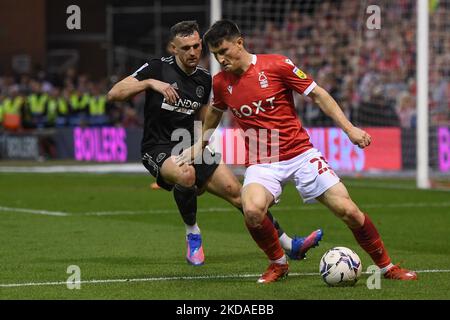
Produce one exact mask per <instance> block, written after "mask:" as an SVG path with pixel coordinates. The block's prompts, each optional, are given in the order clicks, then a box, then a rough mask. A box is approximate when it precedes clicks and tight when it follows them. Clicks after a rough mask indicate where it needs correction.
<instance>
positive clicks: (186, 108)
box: [161, 99, 200, 115]
mask: <svg viewBox="0 0 450 320" xmlns="http://www.w3.org/2000/svg"><path fill="white" fill-rule="evenodd" d="M199 107H200V103H199V102H197V101H192V100H189V99H178V101H177V102H176V103H175V105H174V106H173V105H170V104H168V103H167V102H166V99H164V100H163V103H162V104H161V109H164V110H169V111H175V112H179V113H184V114H188V115H191V114H193V113H194V112H195V111H196V110H197V109H198V108H199Z"/></svg>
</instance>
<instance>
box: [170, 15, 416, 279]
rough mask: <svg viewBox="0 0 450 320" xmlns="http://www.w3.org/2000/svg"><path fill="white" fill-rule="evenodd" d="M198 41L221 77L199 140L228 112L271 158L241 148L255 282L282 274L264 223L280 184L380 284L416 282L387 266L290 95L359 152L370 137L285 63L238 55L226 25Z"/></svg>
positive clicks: (280, 256)
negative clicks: (255, 252) (256, 250)
mask: <svg viewBox="0 0 450 320" xmlns="http://www.w3.org/2000/svg"><path fill="white" fill-rule="evenodd" d="M204 41H205V42H206V43H207V44H208V46H209V49H210V51H211V53H213V54H214V56H215V58H216V60H217V61H218V62H219V64H220V65H221V67H222V71H221V72H219V73H218V74H217V75H216V76H214V78H213V94H214V98H213V104H212V106H210V107H209V108H208V110H207V112H206V116H205V120H204V125H203V132H204V133H206V132H207V131H209V132H210V131H211V129H214V128H216V127H217V125H218V124H219V122H220V119H221V117H222V113H223V112H224V111H225V110H227V109H229V110H231V112H232V113H233V115H234V117H235V120H236V121H237V123H238V124H239V126H240V127H241V129H242V130H243V131H244V132H246V131H248V130H254V132H255V135H256V140H257V143H258V144H259V145H265V148H263V149H265V150H271V152H270V153H269V152H259V151H260V149H258V148H257V151H256V154H254V152H253V153H252V152H251V150H250V152H249V149H250V148H249V144H250V143H251V142H250V141H247V140H246V149H247V155H246V166H247V170H246V173H245V179H244V184H243V189H242V191H241V199H242V204H243V209H244V213H245V222H246V226H247V228H248V230H249V232H250V234H251V235H252V237H253V239H254V240H255V242H256V243H257V244H258V246H259V247H260V248H261V249H262V250H263V251H264V252H265V254H266V255H267V257H268V258H269V260H270V265H269V267H268V269H267V270H266V272H264V273H263V274H262V276H261V277H260V278H259V279H258V282H259V283H270V282H274V281H277V280H279V279H281V278H283V277H285V276H287V274H288V271H289V266H288V262H287V259H286V256H285V254H284V252H283V250H282V248H281V246H280V243H279V240H278V238H277V233H276V231H275V229H274V227H273V224H272V223H270V220H269V219H268V218H267V216H266V212H267V210H268V208H269V207H270V206H271V205H272V204H273V203H276V202H277V201H278V198H279V197H280V195H281V192H282V187H283V185H284V184H285V183H286V182H287V181H293V182H294V184H295V186H296V188H297V190H298V192H299V194H300V195H301V197H302V198H303V200H304V201H305V202H306V201H309V200H312V199H316V200H318V201H319V202H321V203H322V204H324V205H325V206H327V207H328V208H329V209H330V210H331V211H332V212H333V213H334V214H335V215H336V216H338V217H339V218H340V219H342V220H343V222H344V223H345V224H346V225H347V226H348V227H349V228H350V230H351V231H352V233H353V234H354V236H355V238H356V240H357V242H358V243H359V245H360V246H361V247H362V248H363V249H364V250H365V251H366V252H367V253H368V254H369V255H370V256H371V258H372V260H373V261H374V262H375V264H376V265H377V266H378V267H380V268H381V271H382V273H383V274H384V277H385V278H388V279H399V280H415V279H417V275H416V273H415V272H412V271H409V270H406V269H403V268H400V267H399V266H398V265H393V264H392V263H391V259H390V257H389V255H388V253H387V251H386V249H385V247H384V244H383V241H382V240H381V237H380V235H379V233H378V231H377V229H376V227H375V226H374V224H373V223H372V221H371V220H370V218H369V216H368V215H367V214H364V213H363V212H361V211H360V209H359V208H358V206H357V205H356V204H355V203H354V202H353V201H352V199H351V198H350V196H349V194H348V192H347V189H346V188H345V186H344V184H343V183H342V182H340V179H339V177H338V176H337V175H336V174H335V173H334V171H333V170H332V169H331V168H330V167H329V166H328V164H327V162H326V160H325V159H324V157H323V156H322V154H321V153H320V151H318V150H317V149H315V148H314V146H313V145H312V144H311V142H310V139H309V136H308V133H307V132H306V130H305V128H303V126H302V123H301V121H300V119H299V118H298V116H297V113H296V111H295V105H294V100H293V95H292V93H293V90H295V91H297V92H298V93H300V94H303V95H305V96H308V97H310V98H312V99H313V100H314V102H315V103H316V104H317V105H318V106H319V107H320V108H321V109H322V110H323V111H324V113H325V114H327V115H328V116H329V117H331V118H332V119H333V120H334V121H335V123H336V124H337V125H338V126H339V127H340V128H341V129H342V130H343V131H344V132H345V133H346V134H347V136H348V138H349V139H350V140H351V141H352V143H354V144H355V145H358V146H359V147H360V148H366V147H368V146H369V145H370V143H371V137H370V135H369V134H368V133H367V132H365V131H364V130H361V129H359V128H357V127H355V126H353V125H352V124H351V123H350V122H349V121H348V120H347V118H346V117H345V115H344V113H343V112H342V111H341V109H340V107H339V105H338V104H337V103H336V101H335V100H334V99H333V98H332V97H331V96H330V95H329V94H328V93H327V92H326V91H325V90H324V89H322V88H321V87H320V86H318V85H317V84H316V83H315V82H314V81H313V80H312V79H311V77H310V76H308V75H306V74H305V73H304V72H303V71H302V70H300V69H299V68H298V67H297V66H295V65H294V64H293V63H292V61H291V60H290V59H288V58H287V57H284V56H282V55H275V54H258V55H254V54H251V53H249V52H248V51H246V49H245V47H244V39H243V38H242V35H241V33H240V31H239V28H238V27H237V25H236V24H235V23H234V22H232V21H229V20H220V21H218V22H216V23H215V24H214V25H213V26H212V27H211V28H210V29H209V30H208V31H207V33H206V34H205V36H204ZM263 130H268V131H270V132H265V133H264V131H263ZM274 132H275V133H276V134H274ZM268 137H271V138H270V139H269V138H268ZM271 139H272V140H271ZM205 140H206V141H205ZM207 140H208V136H207V135H205V137H204V138H203V141H200V143H196V144H195V145H194V146H193V147H192V148H191V150H187V151H185V153H184V154H182V155H180V156H179V158H178V162H179V163H183V162H189V161H192V159H193V158H196V157H197V155H199V154H200V152H201V150H202V148H204V146H205V145H206V142H207ZM263 140H264V141H263Z"/></svg>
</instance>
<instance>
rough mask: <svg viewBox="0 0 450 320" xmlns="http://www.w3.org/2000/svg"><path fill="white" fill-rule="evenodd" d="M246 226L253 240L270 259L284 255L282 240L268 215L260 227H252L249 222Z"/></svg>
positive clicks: (276, 258)
mask: <svg viewBox="0 0 450 320" xmlns="http://www.w3.org/2000/svg"><path fill="white" fill-rule="evenodd" d="M246 226H247V229H248V231H249V232H250V234H251V235H252V238H253V240H255V242H256V243H257V244H258V246H259V247H260V248H261V249H262V250H263V251H264V252H265V254H266V255H267V257H268V258H269V259H270V260H278V259H280V258H282V257H283V256H284V251H283V248H281V244H280V240H278V233H277V230H276V229H275V227H274V226H273V223H272V222H271V221H270V219H269V218H268V217H267V215H266V216H265V217H264V220H263V221H262V223H261V225H260V226H259V227H256V228H254V227H250V226H249V225H248V224H246Z"/></svg>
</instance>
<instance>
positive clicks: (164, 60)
mask: <svg viewBox="0 0 450 320" xmlns="http://www.w3.org/2000/svg"><path fill="white" fill-rule="evenodd" d="M158 60H159V61H161V62H162V63H163V64H169V65H172V64H174V63H175V57H174V56H169V57H161V58H159V59H158Z"/></svg>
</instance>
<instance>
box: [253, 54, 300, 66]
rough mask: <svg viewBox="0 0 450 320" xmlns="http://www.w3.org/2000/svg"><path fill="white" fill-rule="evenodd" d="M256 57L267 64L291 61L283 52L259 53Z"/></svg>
mask: <svg viewBox="0 0 450 320" xmlns="http://www.w3.org/2000/svg"><path fill="white" fill-rule="evenodd" d="M256 58H257V61H258V60H259V61H260V62H261V63H265V64H280V63H289V62H291V60H290V59H289V58H288V57H286V56H284V55H282V54H276V53H270V54H269V53H265V54H257V55H256ZM291 63H292V62H291Z"/></svg>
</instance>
